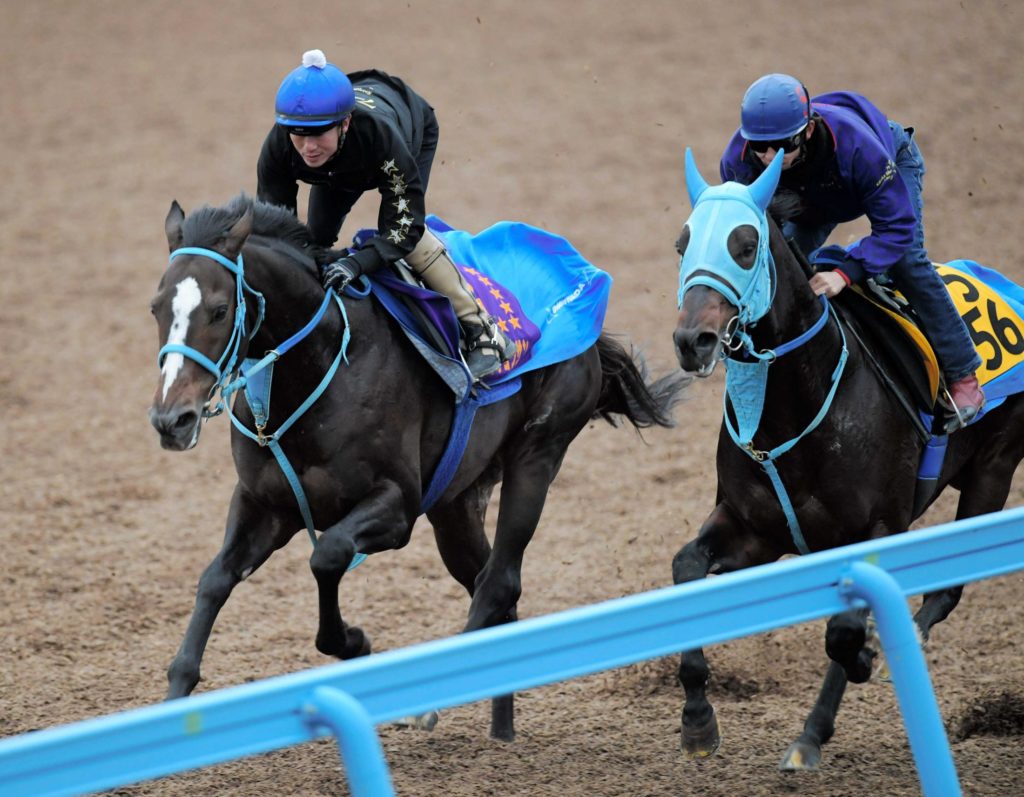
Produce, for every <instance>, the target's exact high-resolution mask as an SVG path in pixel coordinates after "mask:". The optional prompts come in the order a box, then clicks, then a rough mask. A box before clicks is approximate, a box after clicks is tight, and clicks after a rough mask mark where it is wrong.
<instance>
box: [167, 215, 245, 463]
mask: <svg viewBox="0 0 1024 797" xmlns="http://www.w3.org/2000/svg"><path fill="white" fill-rule="evenodd" d="M238 205H239V207H238V210H239V212H236V213H234V214H232V215H225V214H224V213H218V212H216V211H214V210H213V209H210V208H204V209H202V210H201V211H199V212H197V213H196V214H193V216H191V217H189V219H188V221H187V222H186V219H185V214H184V212H183V211H182V209H181V206H180V205H179V204H178V203H177V202H172V203H171V208H170V210H169V211H168V213H167V218H166V220H165V222H164V228H165V231H166V233H167V243H168V246H169V248H170V253H171V254H170V263H169V265H168V267H167V269H166V270H165V271H164V273H163V276H162V277H161V279H160V284H159V286H158V288H157V292H156V296H155V297H154V298H153V300H152V302H151V305H150V307H151V311H152V313H153V316H154V317H155V318H156V322H157V327H158V334H159V340H160V344H161V348H160V354H159V356H158V362H159V366H160V378H159V381H158V383H157V387H156V391H155V393H154V396H153V404H152V406H151V407H150V410H149V419H150V423H152V424H153V426H154V428H155V429H156V430H157V432H159V434H160V444H161V445H162V446H163V447H164V448H166V449H170V450H174V451H183V450H185V449H189V448H192V447H193V446H194V445H195V444H196V442H198V440H199V432H200V429H201V428H202V420H203V418H204V416H207V415H209V404H210V401H211V399H212V397H213V394H214V392H215V391H216V389H217V387H218V386H220V385H221V384H222V382H223V380H225V379H226V378H228V377H229V376H230V374H231V373H232V371H233V370H234V369H235V367H236V365H237V363H238V362H239V358H240V357H241V356H243V355H244V349H245V346H246V345H247V343H248V334H250V333H249V331H248V330H246V318H245V317H246V309H245V294H246V292H249V293H254V292H253V291H251V289H249V288H248V286H247V285H246V283H245V277H244V272H243V264H242V257H241V252H242V246H243V245H244V244H245V242H246V239H247V238H248V237H249V234H250V233H251V232H252V223H253V211H252V206H251V203H250V204H248V205H245V204H244V203H242V202H240V203H238ZM260 299H262V297H260ZM260 303H261V304H262V301H261V302H260Z"/></svg>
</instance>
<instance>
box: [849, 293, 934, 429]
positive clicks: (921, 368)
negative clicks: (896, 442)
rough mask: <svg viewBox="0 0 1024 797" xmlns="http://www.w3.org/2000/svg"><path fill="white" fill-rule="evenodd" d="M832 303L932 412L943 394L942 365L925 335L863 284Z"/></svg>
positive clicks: (882, 362) (916, 399)
mask: <svg viewBox="0 0 1024 797" xmlns="http://www.w3.org/2000/svg"><path fill="white" fill-rule="evenodd" d="M832 301H833V304H834V306H835V307H836V308H837V309H839V311H840V312H841V313H842V315H843V316H844V318H847V319H848V320H849V319H850V317H852V318H853V319H856V321H857V329H858V331H859V332H860V335H861V337H862V338H864V340H865V343H866V344H867V345H868V346H869V347H870V349H871V353H872V355H874V357H875V358H876V359H877V360H878V361H879V363H880V365H881V366H882V367H883V368H884V369H885V372H886V373H887V374H888V375H889V376H890V377H891V378H895V379H896V380H898V383H899V385H901V386H902V387H903V388H905V389H906V390H907V391H908V392H909V393H910V396H911V399H912V400H913V403H914V405H915V406H916V407H917V408H918V409H920V410H923V411H924V412H929V413H930V412H931V410H932V407H933V406H934V405H935V399H936V396H938V392H939V365H938V361H937V360H936V359H935V353H934V352H933V351H932V347H931V345H930V344H929V343H928V339H927V338H925V336H924V335H923V334H922V332H921V331H920V330H919V329H918V328H917V327H916V326H914V323H913V322H912V321H911V320H910V319H908V318H906V317H905V316H902V315H900V314H899V313H896V312H894V311H892V310H891V309H889V308H888V307H886V306H885V305H883V304H881V302H880V300H879V299H878V298H876V297H875V296H874V295H873V294H872V293H871V292H869V291H865V290H863V289H862V288H861V287H860V286H859V285H854V286H852V288H851V290H848V291H843V292H842V293H840V294H839V296H838V297H836V299H833V300H832Z"/></svg>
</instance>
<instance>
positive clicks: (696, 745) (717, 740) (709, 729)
mask: <svg viewBox="0 0 1024 797" xmlns="http://www.w3.org/2000/svg"><path fill="white" fill-rule="evenodd" d="M682 737H683V738H682V742H681V744H682V748H683V752H684V753H685V754H686V755H687V757H689V758H707V757H708V756H712V755H714V754H715V753H716V752H718V748H719V746H720V745H721V744H722V735H721V733H720V732H719V728H718V716H717V715H716V714H715V711H714V709H712V710H711V718H710V719H709V720H708V721H707V722H705V723H704V724H703V725H701V726H699V727H696V728H694V727H691V726H689V725H687V724H686V723H685V722H684V723H683V733H682Z"/></svg>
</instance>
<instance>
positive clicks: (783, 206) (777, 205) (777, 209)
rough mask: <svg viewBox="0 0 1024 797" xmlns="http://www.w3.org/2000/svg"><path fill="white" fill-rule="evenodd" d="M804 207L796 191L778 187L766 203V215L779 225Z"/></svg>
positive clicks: (796, 214)
mask: <svg viewBox="0 0 1024 797" xmlns="http://www.w3.org/2000/svg"><path fill="white" fill-rule="evenodd" d="M803 209H804V203H803V200H802V199H801V198H800V195H799V194H798V193H797V192H796V191H790V190H789V189H788V188H780V189H779V190H778V191H776V192H775V195H774V196H772V201H771V202H769V203H768V215H769V216H771V217H772V219H773V220H774V221H775V223H776V224H777V225H779V226H780V227H781V226H782V225H783V224H784V223H785V222H787V221H789V220H790V219H792V218H793V217H794V216H798V215H800V212H801V211H802V210H803Z"/></svg>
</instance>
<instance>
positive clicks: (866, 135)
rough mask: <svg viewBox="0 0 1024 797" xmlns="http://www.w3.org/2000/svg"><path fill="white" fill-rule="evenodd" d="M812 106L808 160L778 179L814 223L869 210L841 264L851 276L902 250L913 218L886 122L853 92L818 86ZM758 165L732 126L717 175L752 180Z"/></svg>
mask: <svg viewBox="0 0 1024 797" xmlns="http://www.w3.org/2000/svg"><path fill="white" fill-rule="evenodd" d="M811 107H812V109H813V112H814V114H815V118H816V119H817V121H818V122H819V124H818V129H817V130H816V131H815V134H814V135H813V136H812V139H811V146H809V147H808V148H807V149H808V152H807V156H806V162H804V163H800V164H794V165H793V167H791V168H789V169H786V170H785V171H784V172H783V173H782V178H781V180H780V181H779V186H780V187H781V188H788V189H790V190H792V191H795V192H796V193H798V194H799V195H800V197H801V198H802V199H803V201H804V205H805V207H806V210H805V211H804V212H802V213H801V215H800V216H797V217H796V218H794V219H793V221H794V222H796V223H798V224H808V225H812V226H816V225H822V224H839V223H841V222H846V221H852V220H853V219H856V218H859V217H861V216H867V217H868V220H869V221H870V222H871V234H870V235H868V236H867V237H865V238H863V239H862V240H861V241H860V242H858V243H857V245H855V246H854V247H853V248H852V249H851V250H850V253H849V257H850V259H851V260H853V261H855V262H854V263H851V264H849V265H850V266H851V268H844V269H843V270H844V271H845V272H846V274H847V276H848V277H850V278H851V279H854V280H856V279H858V278H860V277H862V276H863V273H862V272H861V270H862V269H863V271H866V272H868V273H872V274H875V273H879V272H882V271H885V270H886V269H888V268H889V267H891V266H892V265H893V264H894V263H896V262H897V261H899V259H900V258H901V257H903V254H904V252H905V251H906V250H907V248H908V247H909V246H910V244H911V243H912V241H913V233H914V227H915V225H916V224H917V222H918V219H917V214H916V213H915V211H914V206H913V205H912V204H911V198H910V193H909V192H908V191H907V187H906V185H905V184H904V182H903V178H902V177H901V176H900V174H899V172H898V171H897V170H896V163H895V160H896V152H895V148H894V146H893V140H892V132H891V131H890V129H889V122H888V120H887V119H886V117H885V115H884V114H883V113H882V112H881V111H880V110H878V108H876V107H875V106H874V105H872V104H871V103H870V102H869V101H868V100H867V99H865V98H864V97H862V96H861V95H859V94H854V93H853V92H843V91H836V92H831V93H829V94H822V95H820V96H817V97H814V98H813V99H812V100H811ZM762 171H764V166H763V165H762V164H761V161H760V160H759V159H758V158H757V157H756V156H755V155H754V154H753V153H752V152H750V151H749V150H748V148H747V146H746V141H745V140H744V139H743V137H742V136H741V135H740V132H739V130H737V131H736V133H735V134H734V135H733V137H732V140H731V141H730V142H729V145H728V146H727V147H726V150H725V153H724V154H723V155H722V162H721V175H722V179H723V180H734V181H737V182H740V183H743V184H745V185H749V184H750V183H752V182H753V181H754V180H755V179H756V178H757V176H758V175H759V174H761V172H762Z"/></svg>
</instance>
